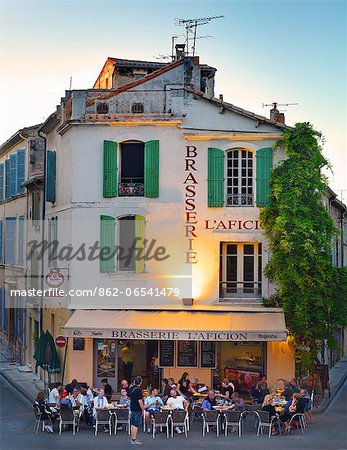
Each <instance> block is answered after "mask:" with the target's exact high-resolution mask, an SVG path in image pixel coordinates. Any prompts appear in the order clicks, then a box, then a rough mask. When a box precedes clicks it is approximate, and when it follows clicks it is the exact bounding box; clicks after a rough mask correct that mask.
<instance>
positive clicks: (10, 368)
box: [0, 353, 347, 413]
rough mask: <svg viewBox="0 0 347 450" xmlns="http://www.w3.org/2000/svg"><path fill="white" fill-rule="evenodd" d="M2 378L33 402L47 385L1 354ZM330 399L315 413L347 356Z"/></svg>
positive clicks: (344, 376) (346, 376)
mask: <svg viewBox="0 0 347 450" xmlns="http://www.w3.org/2000/svg"><path fill="white" fill-rule="evenodd" d="M0 376H2V377H3V378H4V379H5V380H6V381H7V382H9V383H10V384H12V386H14V387H15V388H16V389H17V390H18V391H19V392H20V393H21V394H22V395H23V396H24V397H26V398H27V399H28V400H29V401H30V402H33V401H34V399H35V398H36V396H37V393H38V392H39V391H44V390H45V384H44V382H43V381H42V380H40V378H39V377H38V376H37V375H36V374H34V373H33V372H32V371H31V370H30V369H29V368H28V367H27V366H20V365H19V364H13V363H9V362H8V361H6V360H5V359H4V358H1V353H0ZM329 379H330V397H329V396H328V394H327V393H326V394H325V396H324V398H323V400H322V401H321V403H320V405H319V407H318V408H317V409H315V410H314V411H313V412H314V413H323V412H324V411H325V410H326V409H327V408H328V406H329V405H330V404H331V402H332V401H333V400H334V398H335V397H336V394H337V393H338V391H339V390H340V389H341V387H342V386H343V384H344V383H345V381H346V380H347V354H346V355H345V356H344V357H343V358H341V359H340V361H338V362H337V363H336V365H335V366H334V367H333V368H332V369H330V371H329Z"/></svg>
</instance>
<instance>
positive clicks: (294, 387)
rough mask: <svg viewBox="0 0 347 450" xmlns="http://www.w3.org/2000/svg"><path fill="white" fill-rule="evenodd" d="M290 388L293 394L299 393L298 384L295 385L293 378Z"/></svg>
mask: <svg viewBox="0 0 347 450" xmlns="http://www.w3.org/2000/svg"><path fill="white" fill-rule="evenodd" d="M290 387H291V388H292V389H293V393H295V392H298V393H300V386H299V384H298V383H297V381H296V379H295V378H292V379H291V380H290Z"/></svg>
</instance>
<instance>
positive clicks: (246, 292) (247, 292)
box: [219, 281, 261, 300]
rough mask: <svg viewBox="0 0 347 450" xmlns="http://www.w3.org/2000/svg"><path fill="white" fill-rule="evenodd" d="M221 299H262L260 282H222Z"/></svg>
mask: <svg viewBox="0 0 347 450" xmlns="http://www.w3.org/2000/svg"><path fill="white" fill-rule="evenodd" d="M219 298H220V299H222V300H228V299H233V298H252V299H260V298H261V282H260V281H244V282H243V281H221V282H220V283H219Z"/></svg>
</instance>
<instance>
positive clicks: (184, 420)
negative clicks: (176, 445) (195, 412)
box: [171, 410, 189, 438]
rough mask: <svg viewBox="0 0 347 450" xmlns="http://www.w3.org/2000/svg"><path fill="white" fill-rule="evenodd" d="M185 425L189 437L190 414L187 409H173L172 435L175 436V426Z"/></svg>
mask: <svg viewBox="0 0 347 450" xmlns="http://www.w3.org/2000/svg"><path fill="white" fill-rule="evenodd" d="M175 427H183V430H184V434H185V436H186V437H187V436H188V431H189V416H188V412H187V411H177V410H173V411H172V415H171V437H172V438H173V436H174V428H175Z"/></svg>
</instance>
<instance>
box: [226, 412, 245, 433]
mask: <svg viewBox="0 0 347 450" xmlns="http://www.w3.org/2000/svg"><path fill="white" fill-rule="evenodd" d="M241 421H242V416H241V412H239V411H225V412H224V434H225V436H228V427H229V426H230V427H236V429H237V434H238V436H239V437H241V435H242V430H241V428H242V427H241Z"/></svg>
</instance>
